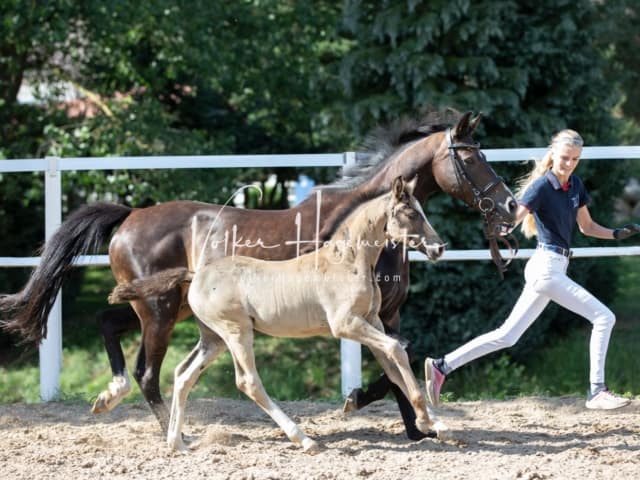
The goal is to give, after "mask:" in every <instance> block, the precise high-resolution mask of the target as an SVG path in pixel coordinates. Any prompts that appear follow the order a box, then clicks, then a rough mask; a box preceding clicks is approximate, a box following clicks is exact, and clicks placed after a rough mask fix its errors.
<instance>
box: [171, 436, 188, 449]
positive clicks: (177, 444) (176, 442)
mask: <svg viewBox="0 0 640 480" xmlns="http://www.w3.org/2000/svg"><path fill="white" fill-rule="evenodd" d="M167 445H168V446H169V448H170V449H171V450H173V451H174V452H178V453H188V452H189V448H188V447H187V445H186V444H185V443H184V442H183V441H182V436H181V435H180V436H178V437H176V438H175V439H170V440H167Z"/></svg>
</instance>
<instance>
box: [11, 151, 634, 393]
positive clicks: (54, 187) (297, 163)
mask: <svg viewBox="0 0 640 480" xmlns="http://www.w3.org/2000/svg"><path fill="white" fill-rule="evenodd" d="M545 151H546V148H505V149H483V152H484V153H485V155H486V157H487V159H488V160H489V161H490V162H521V161H526V160H530V159H532V158H540V157H542V156H543V155H544V153H545ZM582 158H583V159H589V160H605V159H611V160H615V159H640V146H607V147H585V148H584V149H583V151H582ZM355 161H356V153H355V152H344V153H329V154H300V155H201V156H160V157H102V158H87V157H74V158H71V157H67V158H58V157H47V158H44V159H15V160H0V173H20V172H43V173H44V177H45V182H44V183H45V239H46V240H48V239H49V238H50V237H51V236H52V235H53V233H54V232H55V231H56V230H57V228H58V227H59V226H60V224H61V222H62V172H65V171H82V170H120V169H122V170H135V169H144V170H150V169H189V168H191V169H193V168H249V167H257V168H279V167H344V166H346V165H349V164H351V163H353V162H355ZM532 252H533V250H531V249H524V250H521V251H520V252H519V253H518V255H517V257H516V258H518V259H523V258H528V257H530V256H531V254H532ZM502 253H503V255H508V252H507V251H503V252H502ZM620 255H640V247H594V248H576V249H575V250H574V256H575V257H601V256H620ZM490 258H491V256H490V254H489V251H488V250H450V251H447V252H445V254H444V256H443V258H442V260H443V261H471V260H489V259H490ZM409 259H410V260H412V261H423V260H425V257H424V256H423V255H422V254H420V253H417V252H410V253H409ZM38 262H39V257H0V267H34V266H36V265H37V264H38ZM75 264H76V265H78V266H105V265H109V258H108V256H107V255H87V256H82V257H79V258H77V259H76V261H75ZM341 357H342V393H343V395H346V394H347V393H348V392H350V391H351V389H352V388H355V387H359V386H360V383H361V372H360V345H359V344H357V343H355V342H351V341H348V340H343V341H342V342H341ZM61 368H62V311H61V301H60V294H58V297H57V299H56V302H55V304H54V306H53V308H52V310H51V313H50V315H49V319H48V335H47V338H46V339H45V340H44V341H43V342H42V344H41V345H40V397H41V398H42V400H44V401H48V400H52V399H55V398H57V397H58V394H59V384H60V370H61Z"/></svg>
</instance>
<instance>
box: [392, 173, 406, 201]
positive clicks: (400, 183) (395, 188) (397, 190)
mask: <svg viewBox="0 0 640 480" xmlns="http://www.w3.org/2000/svg"><path fill="white" fill-rule="evenodd" d="M391 191H392V192H393V198H394V199H395V200H400V199H401V198H402V192H404V180H403V179H402V175H400V176H399V177H396V179H395V180H394V181H393V184H392V185H391Z"/></svg>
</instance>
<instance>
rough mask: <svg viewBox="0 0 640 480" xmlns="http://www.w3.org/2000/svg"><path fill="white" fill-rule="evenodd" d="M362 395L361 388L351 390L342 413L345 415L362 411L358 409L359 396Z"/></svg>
mask: <svg viewBox="0 0 640 480" xmlns="http://www.w3.org/2000/svg"><path fill="white" fill-rule="evenodd" d="M361 393H362V390H361V389H360V388H354V389H353V390H351V393H350V394H349V396H348V397H347V398H346V399H345V401H344V405H343V406H342V411H343V412H344V413H349V412H355V411H356V410H360V407H358V396H359V395H360V394H361Z"/></svg>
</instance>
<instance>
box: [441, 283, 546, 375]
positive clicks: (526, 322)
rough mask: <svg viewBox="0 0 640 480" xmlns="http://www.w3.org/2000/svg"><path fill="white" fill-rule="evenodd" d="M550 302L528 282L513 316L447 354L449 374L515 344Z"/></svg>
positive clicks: (512, 312) (513, 311) (446, 360)
mask: <svg viewBox="0 0 640 480" xmlns="http://www.w3.org/2000/svg"><path fill="white" fill-rule="evenodd" d="M548 303H549V297H547V296H546V295H542V294H540V293H538V292H537V291H536V290H535V289H534V288H533V287H532V286H531V285H530V284H529V283H527V284H525V286H524V289H523V290H522V293H521V294H520V297H519V298H518V301H517V302H516V304H515V305H514V307H513V309H512V310H511V313H510V314H509V317H508V318H507V319H506V320H505V322H504V323H503V324H502V325H501V326H500V327H499V328H497V329H495V330H493V331H491V332H488V333H485V334H484V335H480V336H479V337H476V338H474V339H473V340H471V341H469V342H467V343H465V344H464V345H462V346H461V347H459V348H457V349H456V350H454V351H453V352H451V353H449V354H447V355H445V357H444V361H445V364H446V365H447V366H448V371H447V372H444V373H447V374H448V373H449V372H451V371H453V370H455V369H457V368H459V367H461V366H462V365H465V364H466V363H469V362H471V361H473V360H475V359H476V358H480V357H482V356H484V355H487V354H489V353H491V352H495V351H497V350H500V349H503V348H507V347H511V346H513V345H515V343H516V342H517V341H518V339H519V338H520V337H521V336H522V334H523V333H524V332H525V331H526V330H527V328H529V326H531V324H532V323H533V322H534V321H535V320H536V319H537V318H538V316H539V315H540V313H542V310H544V308H545V307H546V306H547V304H548Z"/></svg>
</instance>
